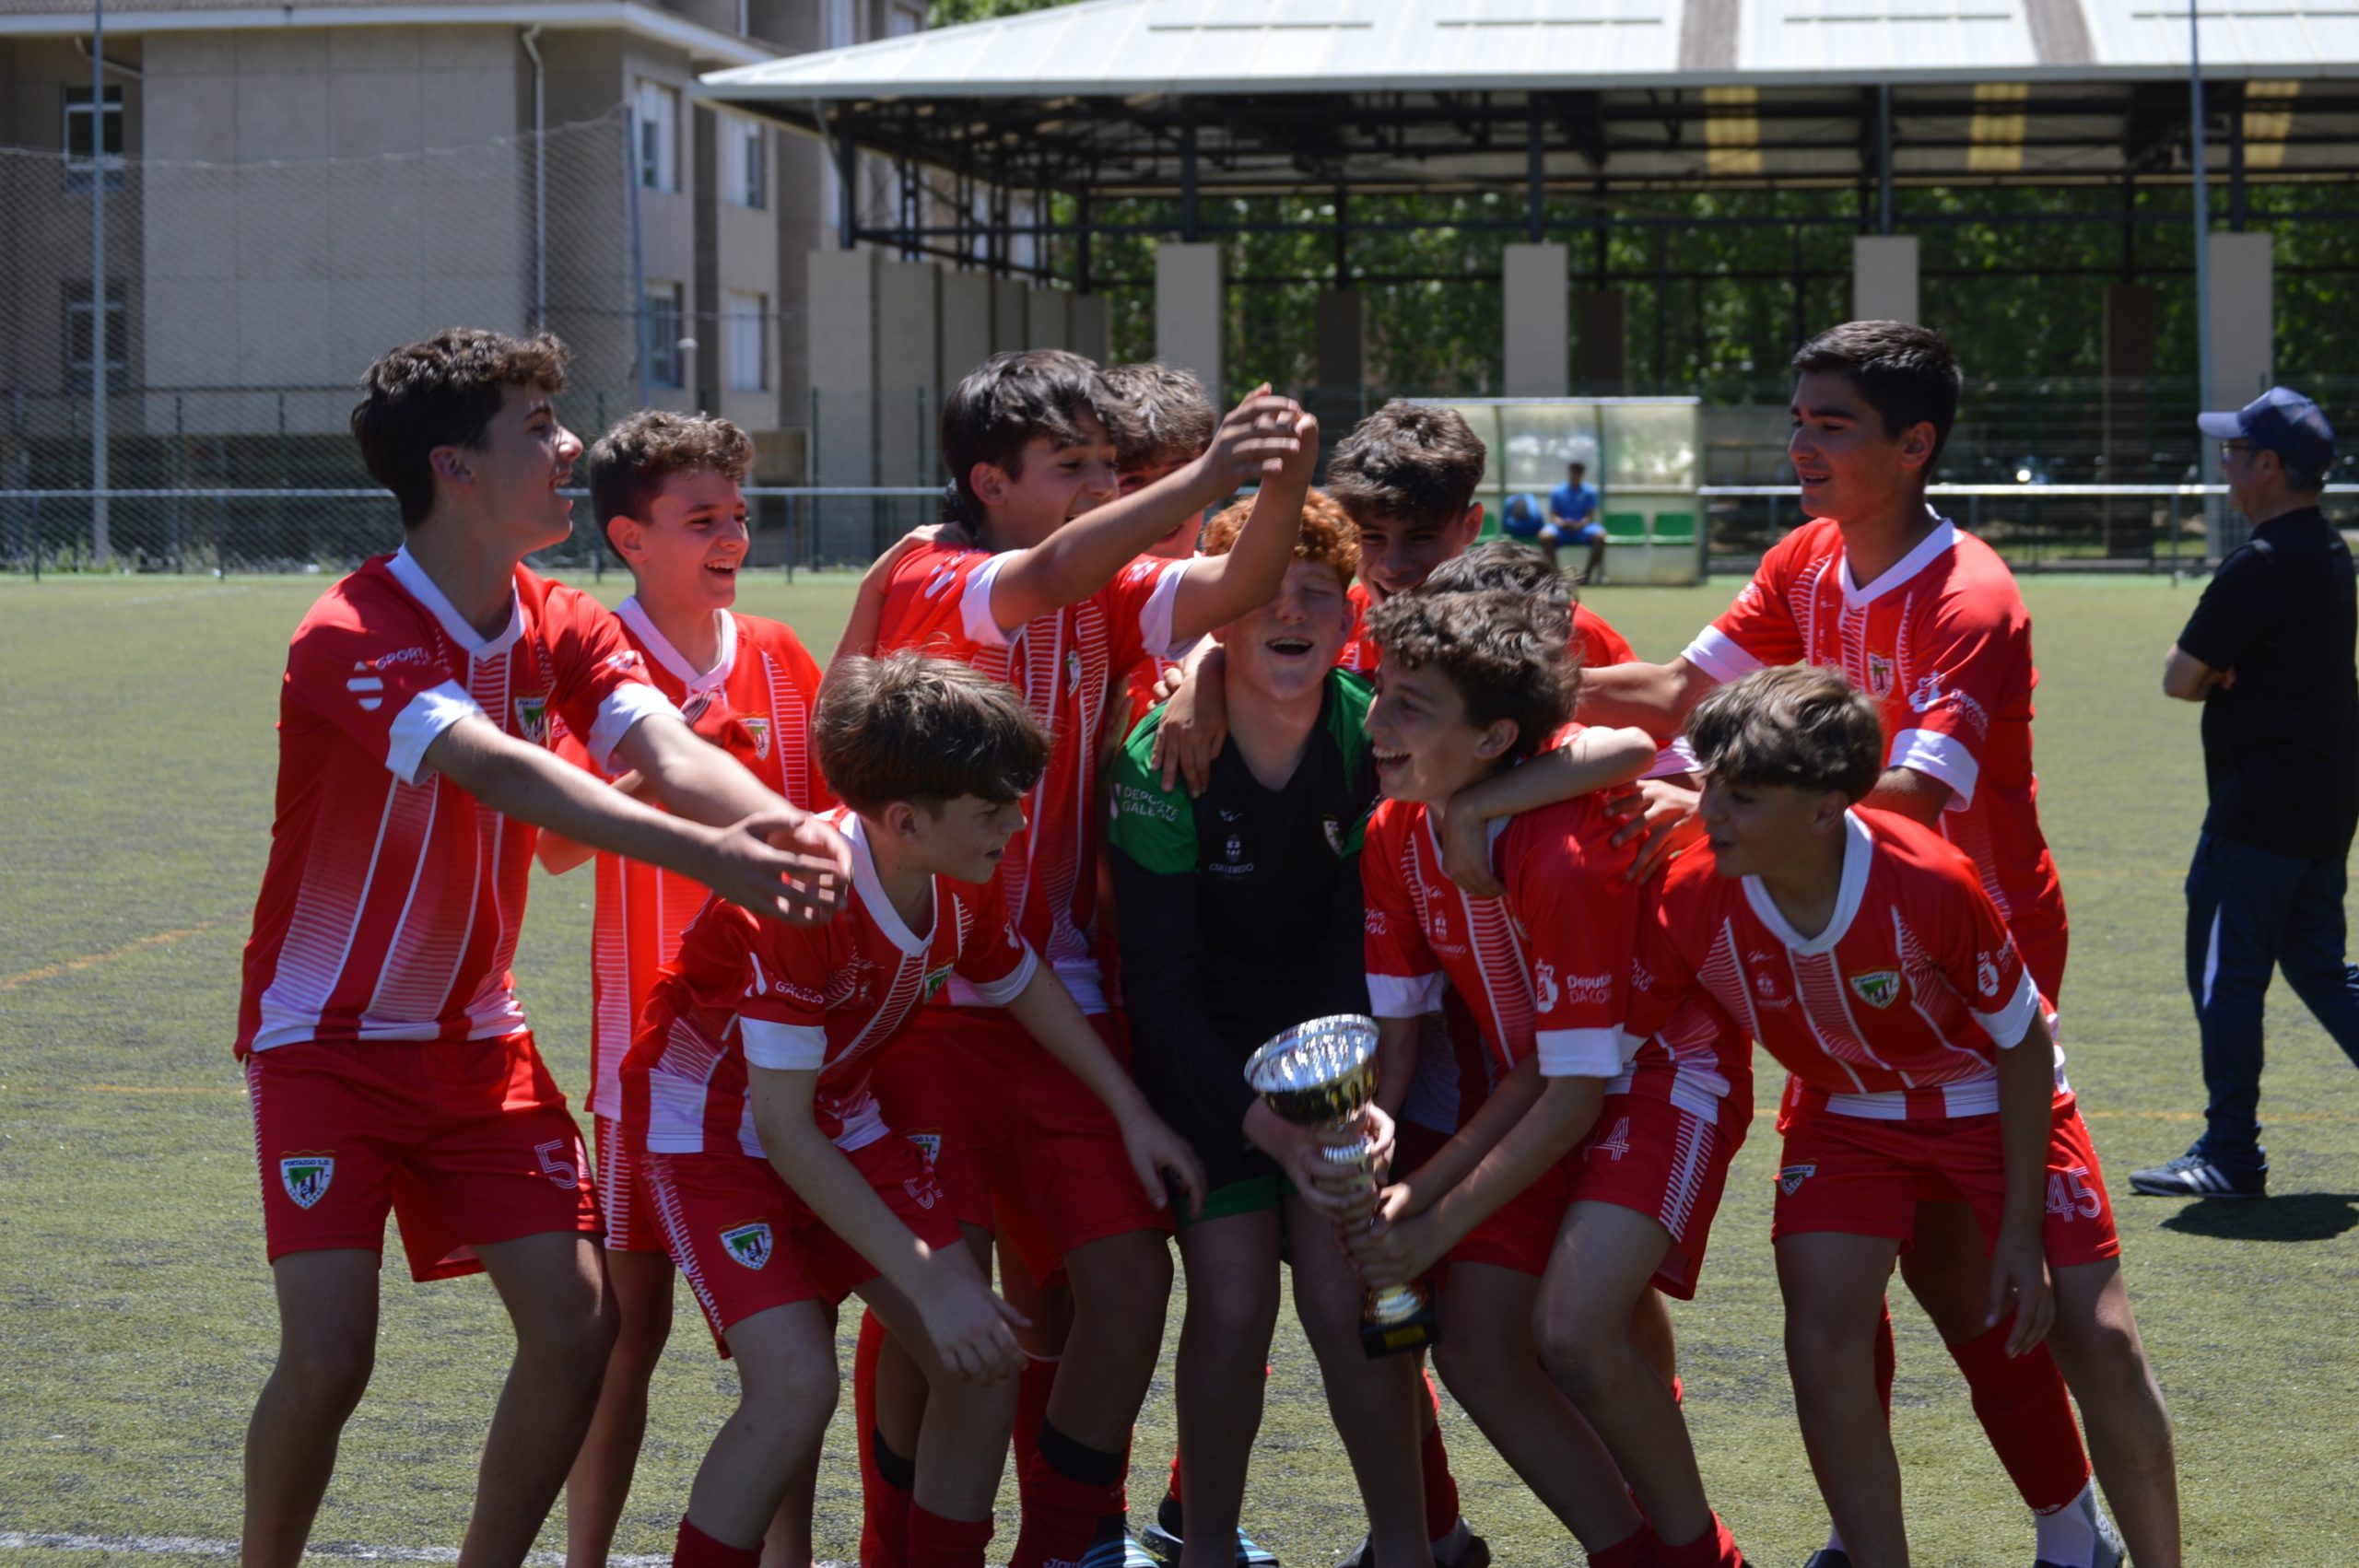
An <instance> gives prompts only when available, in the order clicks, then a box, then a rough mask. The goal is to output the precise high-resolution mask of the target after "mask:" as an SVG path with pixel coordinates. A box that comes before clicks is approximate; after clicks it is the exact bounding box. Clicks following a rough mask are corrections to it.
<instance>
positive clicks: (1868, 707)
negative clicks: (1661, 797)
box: [1687, 664, 1884, 805]
mask: <svg viewBox="0 0 2359 1568" xmlns="http://www.w3.org/2000/svg"><path fill="white" fill-rule="evenodd" d="M1687 743H1688V744H1689V745H1691V746H1693V747H1694V748H1695V749H1696V763H1697V765H1698V766H1700V767H1701V768H1702V769H1703V771H1704V773H1705V775H1706V777H1708V778H1710V779H1711V780H1712V781H1713V782H1714V783H1716V784H1785V785H1790V786H1792V787H1793V788H1795V789H1798V790H1841V791H1842V793H1843V796H1844V798H1845V799H1846V800H1848V801H1849V802H1852V803H1853V804H1854V805H1856V804H1858V803H1859V802H1861V801H1863V800H1865V799H1867V797H1868V792H1869V791H1870V790H1873V789H1874V788H1875V787H1876V780H1877V779H1878V778H1882V777H1883V775H1884V727H1883V725H1882V724H1880V723H1878V722H1877V720H1876V710H1875V705H1874V704H1873V703H1872V702H1870V701H1869V700H1868V699H1867V698H1866V697H1865V696H1862V695H1860V692H1858V691H1856V690H1855V689H1853V687H1852V686H1851V685H1850V683H1849V682H1848V681H1846V680H1845V679H1844V678H1843V676H1842V674H1841V673H1840V672H1838V671H1835V670H1826V669H1821V668H1817V667H1815V666H1813V665H1809V664H1787V665H1782V666H1779V667H1778V668H1775V669H1769V670H1755V672H1754V673H1752V674H1750V675H1747V676H1745V677H1744V678H1743V680H1740V681H1735V682H1732V683H1731V684H1730V685H1725V686H1722V687H1720V688H1719V690H1717V691H1715V692H1713V693H1712V694H1711V695H1710V696H1707V697H1706V698H1705V699H1704V700H1703V701H1702V702H1699V703H1697V704H1696V711H1695V712H1693V713H1691V714H1689V715H1688V716H1687Z"/></svg>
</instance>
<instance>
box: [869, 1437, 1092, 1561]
mask: <svg viewBox="0 0 2359 1568" xmlns="http://www.w3.org/2000/svg"><path fill="white" fill-rule="evenodd" d="M1024 1468H1025V1473H1026V1477H1027V1480H1029V1481H1030V1482H1031V1484H1030V1485H1029V1486H1027V1487H1026V1488H1025V1489H1024V1492H1023V1520H1022V1523H1021V1525H1020V1526H1019V1527H1018V1528H1017V1530H1016V1536H1015V1554H1014V1555H1013V1556H1011V1557H1010V1558H1009V1559H1008V1568H1044V1564H1047V1563H1050V1562H1079V1561H1081V1555H1082V1553H1083V1552H1085V1551H1086V1550H1089V1545H1090V1542H1092V1541H1093V1540H1095V1539H1097V1526H1098V1522H1099V1521H1100V1520H1102V1519H1104V1518H1106V1517H1107V1516H1108V1515H1113V1516H1114V1517H1116V1518H1117V1519H1119V1518H1120V1517H1121V1514H1122V1511H1123V1486H1122V1473H1123V1471H1124V1469H1126V1468H1127V1460H1126V1458H1125V1457H1124V1456H1123V1455H1121V1454H1109V1453H1107V1452H1106V1451H1105V1450H1103V1449H1100V1448H1092V1447H1089V1446H1088V1445H1086V1444H1082V1443H1078V1442H1076V1441H1074V1439H1073V1438H1070V1437H1068V1436H1066V1435H1065V1434H1064V1433H1062V1432H1059V1431H1058V1430H1057V1429H1056V1428H1055V1427H1054V1426H1053V1425H1051V1424H1050V1423H1049V1422H1041V1423H1040V1437H1039V1443H1038V1444H1037V1445H1035V1446H1034V1447H1033V1450H1032V1452H1031V1454H1030V1456H1029V1457H1027V1458H1026V1460H1025V1465H1024ZM910 1568H919V1564H918V1562H917V1561H916V1559H915V1558H914V1556H913V1557H912V1558H911V1559H910Z"/></svg>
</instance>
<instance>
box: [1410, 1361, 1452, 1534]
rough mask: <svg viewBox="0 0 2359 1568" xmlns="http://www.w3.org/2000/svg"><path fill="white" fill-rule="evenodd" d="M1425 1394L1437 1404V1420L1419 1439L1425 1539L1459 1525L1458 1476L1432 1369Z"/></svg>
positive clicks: (1427, 1376) (1418, 1448)
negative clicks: (1445, 1435)
mask: <svg viewBox="0 0 2359 1568" xmlns="http://www.w3.org/2000/svg"><path fill="white" fill-rule="evenodd" d="M1426 1398H1428V1399H1431V1400H1432V1401H1433V1404H1434V1423H1433V1425H1432V1426H1430V1427H1428V1428H1426V1434H1425V1436H1424V1437H1422V1438H1421V1439H1419V1440H1418V1443H1417V1468H1418V1469H1420V1470H1421V1471H1422V1472H1424V1476H1425V1483H1426V1539H1427V1540H1439V1539H1442V1538H1443V1537H1444V1536H1447V1535H1448V1534H1449V1532H1450V1531H1452V1530H1454V1529H1456V1528H1457V1527H1458V1478H1457V1477H1456V1476H1453V1475H1451V1474H1450V1473H1449V1445H1447V1444H1445V1443H1444V1442H1443V1441H1442V1440H1441V1390H1440V1389H1438V1388H1436V1387H1434V1375H1433V1374H1432V1373H1430V1372H1428V1373H1426Z"/></svg>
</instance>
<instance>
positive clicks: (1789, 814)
mask: <svg viewBox="0 0 2359 1568" xmlns="http://www.w3.org/2000/svg"><path fill="white" fill-rule="evenodd" d="M1845 806H1846V802H1845V801H1844V799H1843V797H1842V796H1841V795H1840V794H1839V793H1837V792H1836V791H1834V790H1809V789H1804V788H1802V787H1801V786H1800V785H1794V784H1747V783H1742V782H1731V783H1722V782H1720V781H1719V780H1718V779H1715V778H1706V779H1705V781H1704V793H1703V796H1702V798H1701V799H1699V800H1698V801H1697V802H1696V818H1697V820H1699V821H1701V822H1702V823H1703V825H1704V836H1705V840H1706V842H1708V843H1709V844H1710V845H1711V847H1712V869H1713V870H1714V871H1715V872H1718V873H1719V875H1721V876H1726V877H1739V876H1762V875H1768V876H1772V877H1774V876H1776V875H1777V874H1778V872H1781V871H1783V870H1784V869H1785V868H1786V867H1788V866H1790V865H1791V864H1793V863H1794V862H1795V861H1796V860H1800V859H1802V858H1803V857H1806V856H1809V855H1812V854H1817V853H1823V852H1824V849H1823V848H1822V846H1823V845H1824V844H1825V834H1826V833H1827V832H1828V831H1829V830H1830V829H1833V830H1836V831H1838V832H1839V831H1840V829H1841V825H1842V822H1843V813H1844V810H1845Z"/></svg>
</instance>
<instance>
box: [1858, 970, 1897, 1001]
mask: <svg viewBox="0 0 2359 1568" xmlns="http://www.w3.org/2000/svg"><path fill="white" fill-rule="evenodd" d="M1851 989H1852V990H1853V991H1854V992H1855V993H1857V994H1858V996H1859V999H1860V1000H1861V1001H1864V1002H1866V1003H1867V1004H1868V1005H1869V1006H1870V1007H1876V1008H1884V1007H1890V1006H1891V1005H1892V1004H1893V1000H1894V999H1895V998H1896V997H1898V996H1899V995H1900V971H1899V970H1897V969H1871V970H1869V971H1868V972H1867V973H1866V974H1864V975H1854V976H1852V977H1851Z"/></svg>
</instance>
